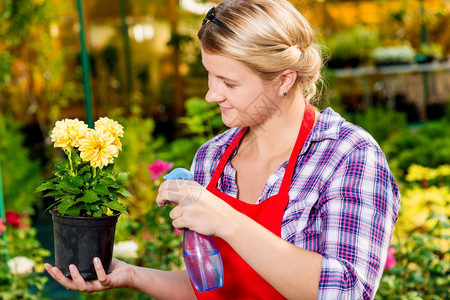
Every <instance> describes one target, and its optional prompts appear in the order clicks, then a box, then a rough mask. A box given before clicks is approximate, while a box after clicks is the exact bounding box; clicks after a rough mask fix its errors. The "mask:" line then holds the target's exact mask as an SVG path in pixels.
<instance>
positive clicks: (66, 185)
mask: <svg viewBox="0 0 450 300" xmlns="http://www.w3.org/2000/svg"><path fill="white" fill-rule="evenodd" d="M59 186H60V187H61V189H63V190H64V191H65V192H68V193H71V194H79V193H81V190H80V189H79V188H78V187H77V186H75V185H74V184H73V183H72V182H70V180H69V179H67V178H64V179H63V180H62V181H61V183H60V184H59Z"/></svg>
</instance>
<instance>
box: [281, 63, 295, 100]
mask: <svg viewBox="0 0 450 300" xmlns="http://www.w3.org/2000/svg"><path fill="white" fill-rule="evenodd" d="M297 76H298V74H297V72H296V71H295V70H294V69H286V70H284V71H283V72H281V74H280V86H279V91H278V94H279V95H280V96H283V93H288V94H289V91H290V90H291V88H292V87H293V86H294V84H295V81H296V80H297Z"/></svg>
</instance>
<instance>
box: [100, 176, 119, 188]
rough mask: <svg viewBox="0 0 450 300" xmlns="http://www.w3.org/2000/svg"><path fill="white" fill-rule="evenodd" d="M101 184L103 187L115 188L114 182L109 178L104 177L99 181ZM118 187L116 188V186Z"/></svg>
mask: <svg viewBox="0 0 450 300" xmlns="http://www.w3.org/2000/svg"><path fill="white" fill-rule="evenodd" d="M99 182H100V183H101V184H103V185H105V186H110V187H114V186H115V183H116V182H115V181H114V180H113V179H111V178H108V177H105V178H102V179H100V181H99ZM117 187H118V186H117Z"/></svg>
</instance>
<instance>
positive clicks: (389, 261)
mask: <svg viewBox="0 0 450 300" xmlns="http://www.w3.org/2000/svg"><path fill="white" fill-rule="evenodd" d="M394 254H395V248H393V247H391V248H389V250H388V255H387V259H386V264H385V265H384V269H385V270H389V269H390V268H392V267H393V266H395V265H396V264H397V261H396V260H395V255H394Z"/></svg>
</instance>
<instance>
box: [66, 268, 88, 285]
mask: <svg viewBox="0 0 450 300" xmlns="http://www.w3.org/2000/svg"><path fill="white" fill-rule="evenodd" d="M69 270H70V276H71V277H72V280H73V282H74V283H75V285H76V286H77V288H78V289H79V290H80V291H85V290H86V280H84V278H83V277H82V276H81V274H80V272H79V271H78V269H77V267H76V266H75V265H74V264H71V265H69Z"/></svg>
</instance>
